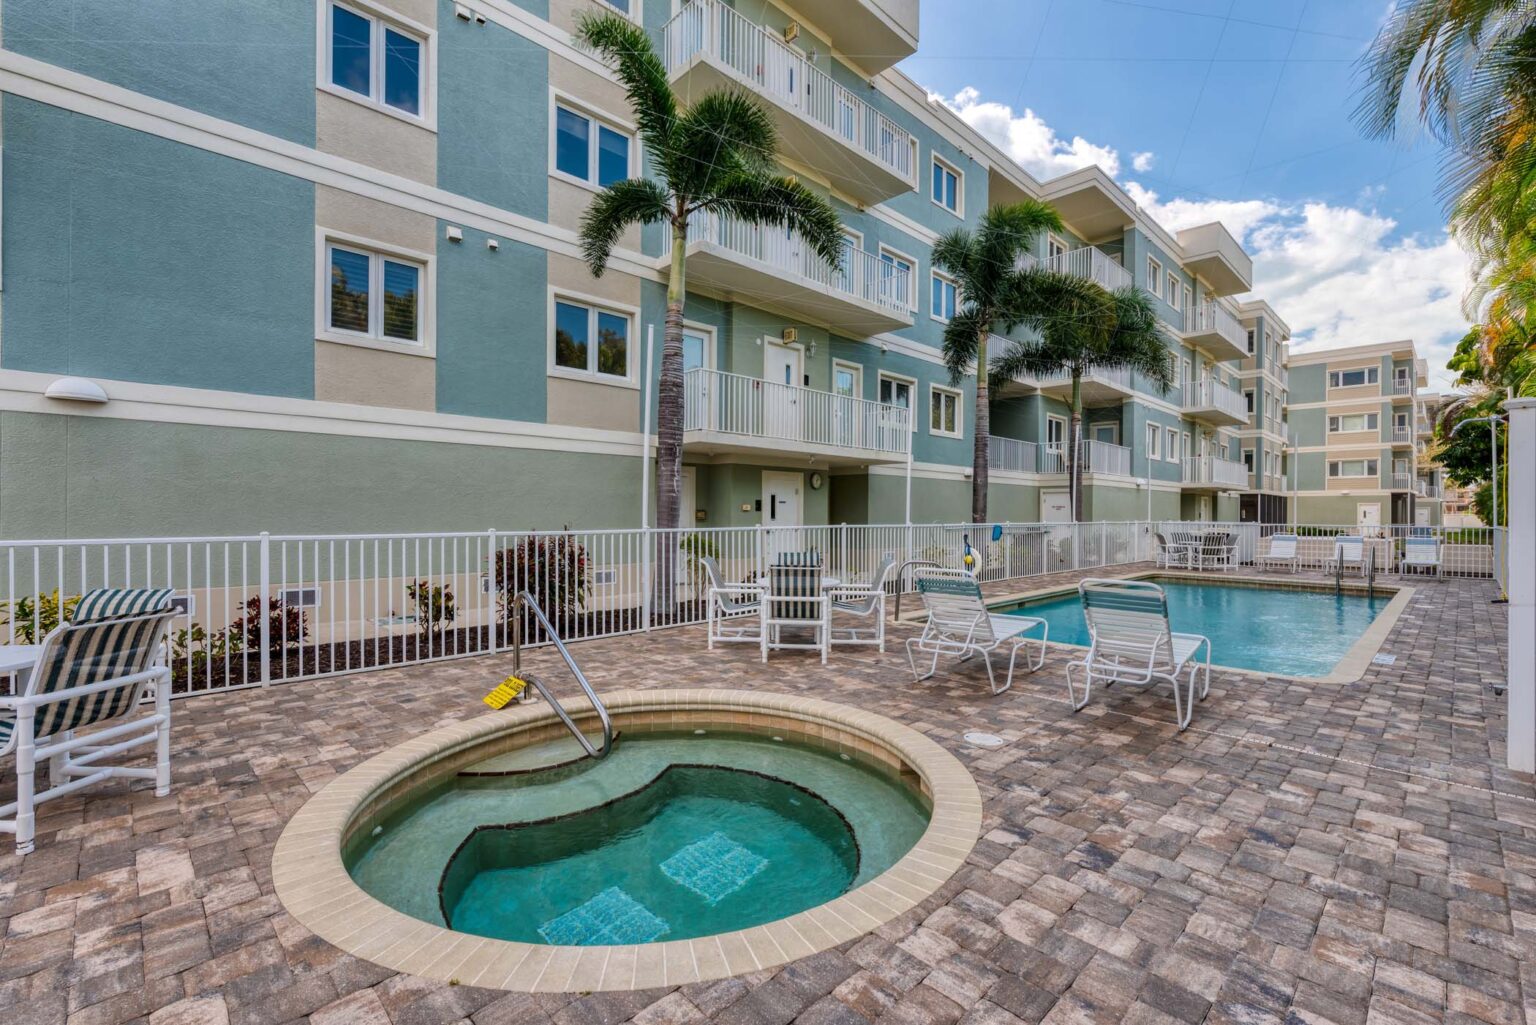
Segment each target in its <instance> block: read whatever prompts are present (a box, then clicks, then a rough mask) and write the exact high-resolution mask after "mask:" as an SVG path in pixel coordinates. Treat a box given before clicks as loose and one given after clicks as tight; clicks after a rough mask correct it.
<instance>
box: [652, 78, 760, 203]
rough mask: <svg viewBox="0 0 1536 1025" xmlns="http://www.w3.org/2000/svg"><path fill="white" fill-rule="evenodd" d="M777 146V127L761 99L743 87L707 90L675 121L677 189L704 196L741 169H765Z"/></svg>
mask: <svg viewBox="0 0 1536 1025" xmlns="http://www.w3.org/2000/svg"><path fill="white" fill-rule="evenodd" d="M777 148H778V130H777V129H776V128H775V127H774V123H773V116H772V115H770V114H769V113H768V109H767V108H766V107H765V106H763V104H762V102H761V101H760V100H758V99H757V98H756V97H754V96H752V95H751V94H749V93H747V92H744V91H743V90H740V89H718V90H715V91H713V92H709V93H705V94H704V95H703V96H701V97H700V98H699V99H698V100H697V101H696V102H695V103H694V104H693V106H692V107H690V108H688V110H687V111H686V112H685V113H684V114H683V115H682V116H681V117H679V118H678V120H677V130H676V135H675V138H674V139H673V146H672V151H673V152H672V157H671V160H672V163H673V168H674V171H673V173H674V179H673V188H674V189H676V190H677V191H678V192H679V193H681V194H683V195H687V196H702V195H708V194H709V192H710V191H712V189H713V187H714V184H715V183H716V182H718V181H720V180H721V179H723V178H726V177H728V176H730V175H732V174H735V173H737V172H738V171H748V172H756V173H767V172H768V171H769V169H770V168H771V166H772V164H773V155H774V150H775V149H777Z"/></svg>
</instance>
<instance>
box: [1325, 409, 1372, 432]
mask: <svg viewBox="0 0 1536 1025" xmlns="http://www.w3.org/2000/svg"><path fill="white" fill-rule="evenodd" d="M1380 425H1381V414H1380V413H1341V414H1339V415H1338V416H1330V417H1329V418H1328V433H1329V434H1349V433H1351V432H1353V431H1374V430H1376V429H1377V427H1379V426H1380Z"/></svg>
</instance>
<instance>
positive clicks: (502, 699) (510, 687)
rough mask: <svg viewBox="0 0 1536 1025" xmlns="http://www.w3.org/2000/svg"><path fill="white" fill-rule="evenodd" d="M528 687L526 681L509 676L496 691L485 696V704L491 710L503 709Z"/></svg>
mask: <svg viewBox="0 0 1536 1025" xmlns="http://www.w3.org/2000/svg"><path fill="white" fill-rule="evenodd" d="M527 686H528V681H527V680H524V679H522V678H521V677H517V676H509V677H507V678H506V679H505V680H502V681H501V683H499V684H497V686H496V689H495V690H493V691H491V692H490V693H489V694H487V695H486V696H485V703H486V704H487V705H490V706H491V707H492V708H505V707H506V706H507V702H509V701H511V700H512V699H513V698H515V697H517V696H518V695H519V694H521V693H522V692H523V690H524V689H525V688H526V687H527Z"/></svg>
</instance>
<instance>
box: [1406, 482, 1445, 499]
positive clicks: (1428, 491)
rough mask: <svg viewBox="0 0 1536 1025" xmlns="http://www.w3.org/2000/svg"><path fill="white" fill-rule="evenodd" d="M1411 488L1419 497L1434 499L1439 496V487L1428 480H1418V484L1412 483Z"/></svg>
mask: <svg viewBox="0 0 1536 1025" xmlns="http://www.w3.org/2000/svg"><path fill="white" fill-rule="evenodd" d="M1413 490H1414V492H1415V493H1416V494H1417V495H1418V496H1419V497H1420V498H1429V499H1436V500H1438V499H1439V498H1440V489H1439V488H1438V487H1436V486H1435V485H1433V484H1431V483H1429V482H1428V481H1422V480H1421V481H1419V482H1418V484H1416V485H1414V488H1413Z"/></svg>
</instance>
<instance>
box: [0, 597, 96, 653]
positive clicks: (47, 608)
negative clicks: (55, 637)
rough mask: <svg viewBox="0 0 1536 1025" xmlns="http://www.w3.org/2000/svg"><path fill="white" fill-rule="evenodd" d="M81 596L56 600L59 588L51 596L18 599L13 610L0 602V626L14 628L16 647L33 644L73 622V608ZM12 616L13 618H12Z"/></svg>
mask: <svg viewBox="0 0 1536 1025" xmlns="http://www.w3.org/2000/svg"><path fill="white" fill-rule="evenodd" d="M79 604H80V596H79V595H78V594H72V595H70V596H69V597H68V598H63V599H61V598H60V597H59V591H58V588H54V589H53V591H52V592H51V593H48V594H40V595H38V596H37V598H36V599H35V600H34V599H33V598H32V597H31V596H27V597H23V598H17V599H16V601H15V603H14V608H13V605H12V603H11V602H0V623H11V622H14V623H15V624H16V643H17V644H36V643H37V642H38V641H40V640H42V638H44V637H46V636H48V634H49V633H50V632H51V631H52V630H53V629H54V627H56V626H58V625H59V624H60V623H63V622H67V621H68V620H70V619H73V618H74V615H75V606H76V605H79ZM13 612H14V615H13Z"/></svg>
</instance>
